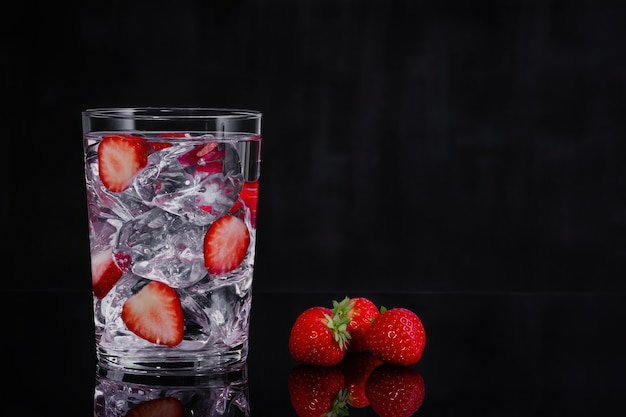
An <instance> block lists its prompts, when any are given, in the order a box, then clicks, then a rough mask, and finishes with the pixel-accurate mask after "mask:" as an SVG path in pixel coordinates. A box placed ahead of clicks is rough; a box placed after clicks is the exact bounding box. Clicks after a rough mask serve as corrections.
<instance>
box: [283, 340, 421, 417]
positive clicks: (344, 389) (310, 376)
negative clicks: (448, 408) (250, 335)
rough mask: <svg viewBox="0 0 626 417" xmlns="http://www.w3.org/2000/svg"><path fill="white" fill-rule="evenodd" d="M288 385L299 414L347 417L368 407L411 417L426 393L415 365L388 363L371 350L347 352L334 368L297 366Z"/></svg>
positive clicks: (383, 415)
mask: <svg viewBox="0 0 626 417" xmlns="http://www.w3.org/2000/svg"><path fill="white" fill-rule="evenodd" d="M287 385H288V390H289V398H290V400H291V405H292V407H293V409H294V411H295V412H296V414H297V415H298V416H299V417H313V416H314V415H315V416H321V415H323V416H328V417H335V416H345V415H348V414H352V413H351V411H353V410H354V409H357V408H366V407H367V408H370V409H371V410H373V411H374V412H375V413H376V414H377V415H379V416H381V417H409V416H412V415H414V414H415V413H416V412H417V410H418V409H419V408H420V406H421V405H422V402H423V401H424V394H425V387H424V379H423V378H422V376H421V374H420V373H419V372H418V371H417V370H416V369H415V368H413V367H409V366H397V365H389V364H385V363H383V362H382V361H380V360H378V359H376V358H375V357H374V356H373V355H371V354H370V353H369V352H362V353H354V354H348V355H347V356H346V357H345V358H344V360H343V361H342V362H341V363H340V364H339V365H337V366H333V367H319V366H313V365H305V364H299V365H296V366H295V367H293V368H292V369H291V372H290V373H289V379H288V382H287Z"/></svg>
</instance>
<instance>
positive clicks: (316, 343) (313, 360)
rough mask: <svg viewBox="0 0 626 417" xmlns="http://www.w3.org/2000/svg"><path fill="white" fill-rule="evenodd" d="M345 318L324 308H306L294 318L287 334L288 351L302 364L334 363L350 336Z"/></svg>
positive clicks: (344, 351)
mask: <svg viewBox="0 0 626 417" xmlns="http://www.w3.org/2000/svg"><path fill="white" fill-rule="evenodd" d="M347 323H348V319H347V318H345V317H344V316H343V315H341V314H338V313H337V312H336V311H334V310H331V309H330V308H326V307H320V306H315V307H309V308H308V309H306V310H304V311H303V312H302V313H300V315H299V316H298V317H297V318H296V321H295V322H294V323H293V326H292V327H291V333H290V335H289V352H290V353H291V356H292V357H293V358H294V359H295V360H297V361H299V362H302V363H306V364H310V365H317V366H334V365H337V364H338V363H339V362H341V360H342V359H343V357H344V356H345V353H346V348H347V341H348V339H349V338H350V335H349V333H348V331H347V330H346V327H347Z"/></svg>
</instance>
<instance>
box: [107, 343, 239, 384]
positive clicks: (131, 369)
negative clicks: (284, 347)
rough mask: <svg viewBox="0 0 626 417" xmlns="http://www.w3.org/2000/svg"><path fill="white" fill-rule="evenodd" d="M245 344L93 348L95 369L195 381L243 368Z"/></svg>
mask: <svg viewBox="0 0 626 417" xmlns="http://www.w3.org/2000/svg"><path fill="white" fill-rule="evenodd" d="M247 356H248V346H247V344H246V345H240V346H237V347H234V348H230V349H228V350H220V351H213V350H210V351H203V352H195V353H193V354H192V353H190V352H182V353H181V354H179V355H173V354H171V352H170V353H168V354H167V356H166V355H163V354H160V355H159V354H153V355H146V354H136V353H132V352H123V353H120V352H115V353H111V352H108V351H105V350H98V351H97V373H98V375H100V376H102V377H105V378H107V379H111V380H116V381H124V382H137V383H159V384H161V385H163V384H168V385H171V384H182V385H186V384H196V383H203V382H205V381H211V380H213V379H215V377H216V376H218V375H220V374H222V375H227V374H233V373H234V374H237V372H238V371H242V370H245V368H246V360H247Z"/></svg>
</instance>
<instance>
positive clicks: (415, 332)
mask: <svg viewBox="0 0 626 417" xmlns="http://www.w3.org/2000/svg"><path fill="white" fill-rule="evenodd" d="M365 339H366V344H367V349H368V350H369V351H370V352H372V353H373V354H374V355H375V356H376V357H377V358H379V359H380V360H382V361H383V362H386V363H390V364H394V365H403V366H410V365H414V364H416V363H417V362H419V360H420V359H421V357H422V353H423V352H424V347H425V345H426V333H425V332H424V326H423V324H422V321H421V320H420V318H419V317H418V316H417V314H415V313H414V312H413V311H411V310H408V309H406V308H400V307H398V308H392V309H390V310H385V309H384V308H383V309H381V313H380V315H379V316H378V317H376V319H375V320H374V321H373V322H372V324H371V325H370V326H369V328H368V329H367V333H366V335H365Z"/></svg>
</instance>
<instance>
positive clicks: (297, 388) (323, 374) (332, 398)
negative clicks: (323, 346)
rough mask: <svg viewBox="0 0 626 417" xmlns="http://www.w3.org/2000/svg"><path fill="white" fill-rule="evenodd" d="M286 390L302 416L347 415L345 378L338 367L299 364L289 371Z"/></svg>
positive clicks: (331, 416)
mask: <svg viewBox="0 0 626 417" xmlns="http://www.w3.org/2000/svg"><path fill="white" fill-rule="evenodd" d="M287 388H288V390H289V399H290V400H291V405H292V406H293V409H294V411H295V412H296V414H297V415H298V416H299V417H321V416H326V417H338V416H345V415H347V406H346V400H345V398H346V392H345V390H344V378H343V374H342V373H341V371H340V370H339V369H338V368H337V367H319V366H312V365H306V364H299V365H296V366H295V367H294V368H292V369H291V371H290V372H289V378H288V380H287Z"/></svg>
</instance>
